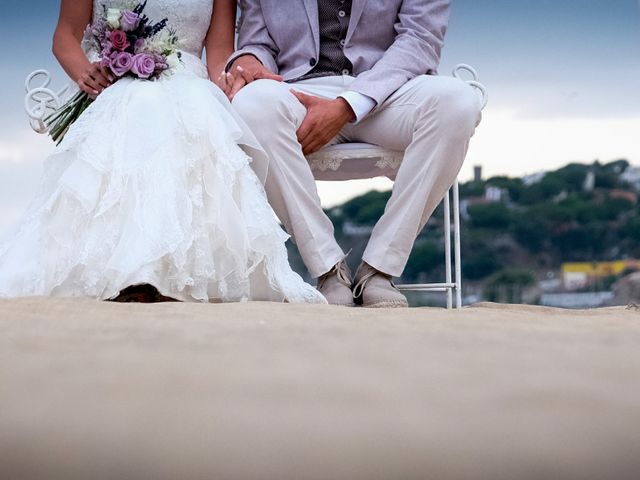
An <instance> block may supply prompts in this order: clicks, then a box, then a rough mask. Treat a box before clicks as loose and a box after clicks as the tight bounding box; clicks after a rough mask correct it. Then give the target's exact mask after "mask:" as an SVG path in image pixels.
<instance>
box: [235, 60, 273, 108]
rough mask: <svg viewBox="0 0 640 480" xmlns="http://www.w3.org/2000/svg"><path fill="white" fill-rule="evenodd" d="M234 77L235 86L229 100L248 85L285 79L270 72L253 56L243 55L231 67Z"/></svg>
mask: <svg viewBox="0 0 640 480" xmlns="http://www.w3.org/2000/svg"><path fill="white" fill-rule="evenodd" d="M229 71H230V73H231V75H233V85H232V87H231V91H230V92H229V93H228V97H229V100H233V97H235V96H236V94H237V93H238V92H239V91H240V90H242V89H243V88H244V87H245V86H246V85H248V84H250V83H251V82H255V81H256V80H262V79H264V80H275V81H276V82H282V81H283V80H284V78H283V77H282V76H280V75H276V74H274V73H272V72H270V71H269V70H267V68H266V67H265V66H264V65H263V64H262V63H261V62H260V60H258V59H257V58H256V57H254V56H253V55H243V56H241V57H239V58H237V59H236V60H235V61H234V62H233V64H232V65H231V69H230V70H229Z"/></svg>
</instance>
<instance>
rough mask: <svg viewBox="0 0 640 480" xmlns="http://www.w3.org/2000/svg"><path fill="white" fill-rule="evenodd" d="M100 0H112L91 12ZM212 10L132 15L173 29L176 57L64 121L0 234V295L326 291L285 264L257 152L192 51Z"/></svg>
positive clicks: (301, 297) (276, 295)
mask: <svg viewBox="0 0 640 480" xmlns="http://www.w3.org/2000/svg"><path fill="white" fill-rule="evenodd" d="M104 3H106V4H107V5H109V4H110V3H115V2H112V1H110V0H96V1H95V2H94V11H96V12H98V11H101V9H102V5H103V4H104ZM212 8H213V0H150V1H149V2H148V5H147V9H146V10H145V13H147V14H148V15H149V17H150V18H151V19H152V20H161V19H162V18H168V20H169V26H170V27H171V28H174V29H176V30H177V31H178V34H179V36H180V38H181V39H183V40H184V43H183V45H182V49H183V62H184V63H183V65H182V66H181V67H180V68H179V71H178V72H177V73H176V74H174V75H173V76H171V77H169V78H167V79H162V80H159V81H155V82H148V81H138V80H132V79H123V80H120V81H118V82H117V83H115V84H114V85H113V86H112V87H110V88H108V89H107V90H105V91H104V93H102V94H101V95H100V96H99V97H98V99H97V100H96V101H95V102H94V103H93V104H92V105H91V106H90V107H89V108H88V109H87V110H86V111H85V113H84V114H83V115H82V117H81V118H80V119H79V120H78V121H77V122H76V123H75V124H74V125H73V127H72V128H71V129H70V131H69V132H68V133H67V135H66V137H65V139H64V141H63V142H62V144H61V145H60V146H59V147H58V148H57V149H56V150H55V152H54V153H53V155H52V156H51V157H49V158H48V159H47V160H46V163H45V172H44V178H43V181H42V185H41V188H40V191H39V193H38V194H37V195H36V198H35V199H34V200H33V202H32V204H31V206H30V208H29V210H28V212H27V213H26V215H25V218H24V219H23V220H22V222H21V223H20V224H19V225H18V226H17V228H16V230H15V231H14V232H13V233H12V234H11V235H10V236H9V237H8V238H7V240H6V241H4V242H3V243H2V244H0V297H18V296H49V295H53V296H83V297H93V298H96V299H109V298H113V297H115V296H116V295H117V294H118V293H119V292H120V291H121V290H123V289H124V288H126V287H128V286H130V285H137V284H144V283H147V284H151V285H153V286H155V287H156V288H157V289H158V290H159V291H160V292H161V293H162V294H164V295H166V296H169V297H173V298H176V299H178V300H182V301H202V302H207V301H225V302H226V301H242V300H268V301H288V302H314V303H324V302H325V300H324V298H323V297H322V296H321V295H320V294H319V293H318V292H317V291H316V290H315V289H314V288H313V287H311V286H310V285H308V284H306V283H304V282H303V280H302V278H300V276H299V275H297V274H296V273H295V272H293V271H292V270H291V268H290V266H289V262H288V259H287V252H286V248H285V245H284V244H285V241H286V240H287V238H288V237H287V235H286V234H285V232H284V231H283V230H282V229H281V228H280V226H279V225H278V223H277V222H276V220H275V216H274V214H273V211H272V210H271V208H270V206H269V204H268V202H267V198H266V195H265V193H264V189H263V186H262V183H261V181H260V180H259V178H258V177H257V175H256V174H255V173H254V171H253V170H252V168H251V166H250V162H251V158H250V157H249V156H248V155H247V154H246V153H245V151H247V152H250V153H251V155H252V157H253V158H254V159H256V160H257V157H259V156H260V155H263V154H262V153H261V149H260V147H259V145H258V143H257V141H256V140H255V138H254V137H253V135H252V134H251V132H250V131H249V130H248V128H247V127H246V126H245V124H244V123H243V122H242V120H241V119H240V118H239V117H238V116H237V115H235V114H234V112H233V111H232V110H231V106H230V104H229V102H228V101H227V99H226V97H225V96H224V94H223V93H222V92H221V91H220V90H219V89H218V88H217V87H216V86H215V85H214V84H213V83H211V82H210V81H209V80H208V79H207V71H206V68H205V66H204V65H203V63H202V62H201V61H200V57H201V54H202V50H203V43H204V38H205V36H206V33H207V31H208V28H209V24H210V19H211V14H212ZM88 54H89V56H91V55H92V52H88ZM256 108H260V106H259V105H256ZM238 145H243V147H245V148H244V150H243V149H241V148H240V147H239V146H238ZM260 161H261V162H262V166H263V170H264V164H265V163H264V162H266V160H265V159H264V158H262V157H261V158H260Z"/></svg>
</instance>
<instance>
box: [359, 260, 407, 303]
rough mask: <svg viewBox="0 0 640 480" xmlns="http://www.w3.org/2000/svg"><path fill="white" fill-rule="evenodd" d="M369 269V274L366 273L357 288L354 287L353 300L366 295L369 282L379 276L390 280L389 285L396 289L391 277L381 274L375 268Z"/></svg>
mask: <svg viewBox="0 0 640 480" xmlns="http://www.w3.org/2000/svg"><path fill="white" fill-rule="evenodd" d="M369 269H370V270H369V272H367V273H365V274H364V275H363V276H362V278H361V279H360V280H359V281H358V283H357V284H356V286H355V287H353V298H360V297H361V296H362V294H363V293H364V288H365V287H366V286H367V284H368V283H369V280H371V279H372V278H373V277H375V276H376V275H378V274H379V275H382V276H383V277H385V278H386V279H387V280H389V283H390V284H391V286H392V287H393V288H396V285H395V283H393V280H392V279H391V277H389V276H387V275H385V274H384V273H382V272H379V271H378V270H375V269H374V268H373V267H369ZM396 290H397V288H396Z"/></svg>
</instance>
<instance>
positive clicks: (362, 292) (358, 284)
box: [353, 262, 409, 308]
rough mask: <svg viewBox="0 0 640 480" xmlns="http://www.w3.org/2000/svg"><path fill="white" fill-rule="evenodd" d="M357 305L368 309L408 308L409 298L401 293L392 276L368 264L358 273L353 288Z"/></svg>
mask: <svg viewBox="0 0 640 480" xmlns="http://www.w3.org/2000/svg"><path fill="white" fill-rule="evenodd" d="M353 298H354V300H355V303H356V304H358V305H362V306H363V307H366V308H407V307H408V306H409V303H408V302H407V298H406V297H405V296H404V295H403V294H402V293H400V291H399V290H398V289H397V288H396V286H395V285H394V284H393V281H392V280H391V276H390V275H387V274H386V273H382V272H380V271H378V270H376V269H375V268H373V267H372V266H371V265H369V264H368V263H366V262H362V263H361V264H360V267H358V271H357V272H356V278H355V283H354V287H353Z"/></svg>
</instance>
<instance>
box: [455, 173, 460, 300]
mask: <svg viewBox="0 0 640 480" xmlns="http://www.w3.org/2000/svg"><path fill="white" fill-rule="evenodd" d="M453 228H454V249H455V268H456V308H462V258H461V257H462V255H461V252H460V189H459V187H458V180H457V179H456V181H455V183H454V184H453Z"/></svg>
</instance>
